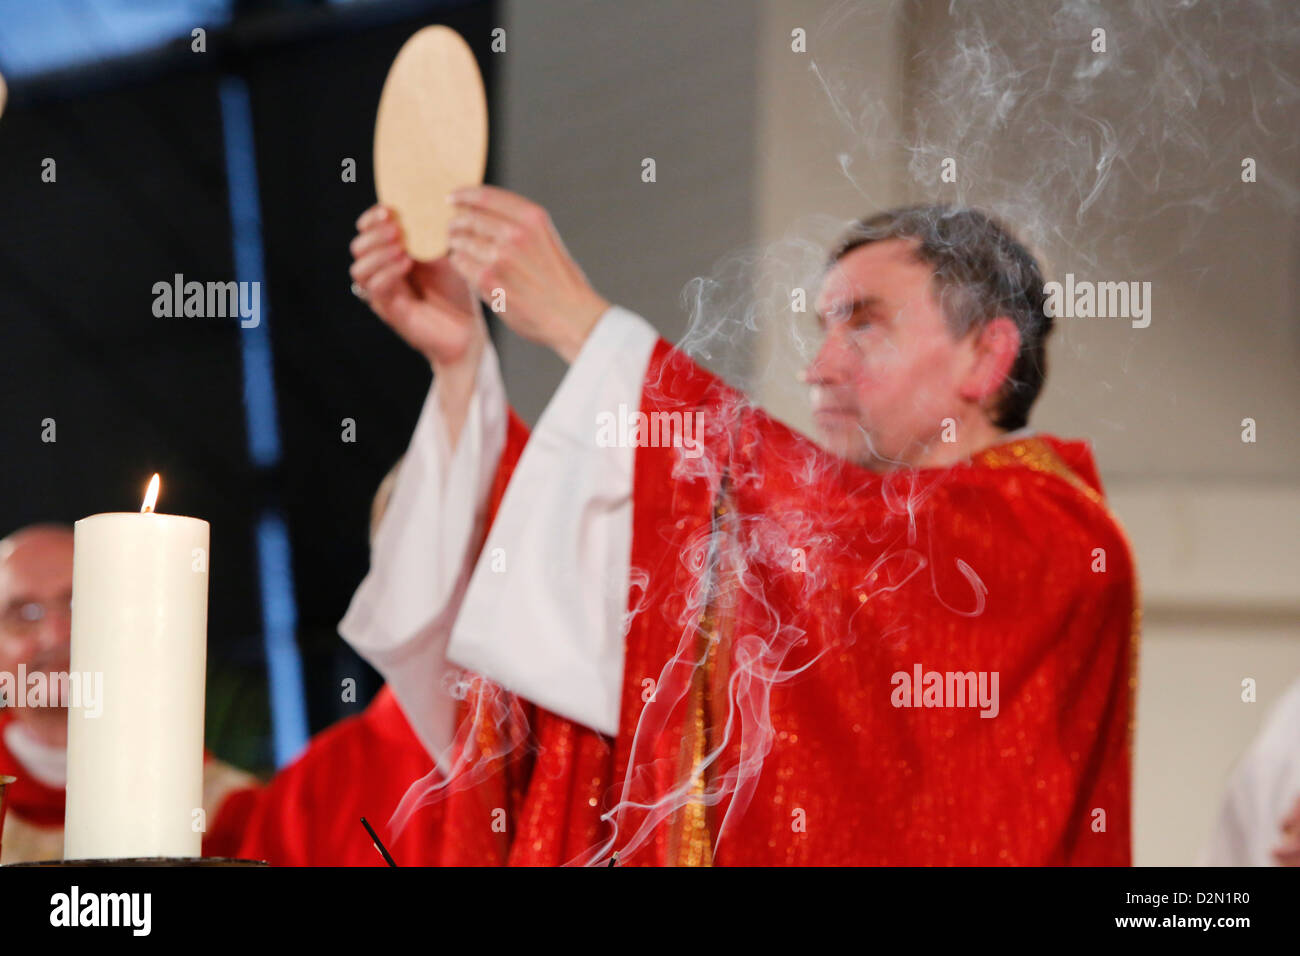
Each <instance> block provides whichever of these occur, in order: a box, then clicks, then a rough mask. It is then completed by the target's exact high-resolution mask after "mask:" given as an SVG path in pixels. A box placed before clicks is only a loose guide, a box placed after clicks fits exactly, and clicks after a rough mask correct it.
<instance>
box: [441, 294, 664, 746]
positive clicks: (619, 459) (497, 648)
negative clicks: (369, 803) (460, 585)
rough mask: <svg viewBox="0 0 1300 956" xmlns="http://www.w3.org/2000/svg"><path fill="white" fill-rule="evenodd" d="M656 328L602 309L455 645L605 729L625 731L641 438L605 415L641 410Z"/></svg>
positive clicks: (486, 552) (475, 581) (531, 695)
mask: <svg viewBox="0 0 1300 956" xmlns="http://www.w3.org/2000/svg"><path fill="white" fill-rule="evenodd" d="M657 340H658V335H657V333H656V332H655V330H654V328H653V327H652V326H651V325H650V324H649V323H648V322H646V321H645V319H643V318H641V317H640V316H638V315H636V314H635V313H633V312H630V311H628V310H627V309H623V308H620V307H618V306H614V307H612V308H610V309H609V310H608V311H607V312H606V313H605V314H604V315H602V316H601V318H600V320H599V321H598V322H597V324H596V326H595V328H594V329H593V330H592V332H591V335H590V336H589V337H588V338H587V341H586V342H585V343H583V347H582V350H581V352H580V353H579V354H578V357H577V358H576V359H575V360H574V363H573V365H572V366H571V367H570V368H569V371H568V373H567V374H566V375H565V377H564V380H563V381H562V382H561V383H560V387H559V389H558V390H557V391H556V393H555V395H554V396H553V397H552V399H551V401H550V404H548V405H547V407H546V409H545V411H544V412H543V413H542V417H541V419H540V420H539V421H538V423H537V427H536V428H535V429H534V430H533V432H532V434H531V435H530V436H529V439H528V444H527V445H526V446H525V447H524V451H523V455H522V456H521V457H520V460H519V463H518V465H517V466H516V468H515V471H514V474H513V475H512V477H511V480H510V484H509V485H508V486H507V488H506V492H505V497H504V498H503V499H502V502H501V506H500V508H499V510H498V511H497V515H496V519H495V521H494V522H493V525H492V528H491V530H490V531H489V532H488V537H487V541H486V542H485V544H484V546H483V551H482V554H481V555H480V558H479V562H478V566H477V567H476V568H475V569H474V574H473V577H472V578H471V579H470V582H469V589H468V591H467V593H466V595H465V601H464V604H463V605H462V607H461V610H460V615H459V616H458V617H457V618H456V621H455V623H454V624H453V626H452V633H451V642H450V644H449V645H448V648H447V656H448V658H449V659H450V660H452V661H454V662H455V663H457V664H460V665H461V666H463V667H466V668H469V669H471V670H473V671H475V672H477V673H479V674H483V675H484V676H486V677H488V678H490V679H492V680H494V681H496V682H497V683H499V684H501V685H502V686H504V687H506V688H507V689H509V690H511V691H513V692H515V693H516V694H519V695H520V696H521V697H524V698H525V699H527V700H530V701H532V702H534V703H536V704H539V705H541V706H542V707H545V708H546V709H547V710H550V711H552V712H553V713H556V714H559V715H561V716H563V717H567V718H569V719H570V720H574V721H577V722H578V723H581V724H584V725H586V726H588V727H591V728H593V729H595V730H597V731H600V732H602V733H606V734H614V733H616V732H617V731H618V715H619V703H620V699H621V695H622V688H623V638H624V633H625V620H624V619H625V617H626V612H627V593H628V572H629V563H630V560H631V546H632V468H633V462H634V455H635V448H633V447H631V446H630V445H628V447H621V446H620V445H619V443H618V442H608V441H601V440H598V434H599V433H600V432H601V427H600V426H601V422H602V420H606V416H608V417H609V418H608V419H607V421H616V420H617V419H618V418H620V417H625V416H629V415H634V414H636V413H637V412H638V410H639V408H640V404H641V390H642V384H643V381H644V378H645V373H646V368H647V366H648V364H649V361H650V356H651V353H652V352H653V351H654V347H655V343H656V341H657ZM608 433H609V430H608V429H606V430H605V434H608ZM616 433H617V434H625V433H626V432H625V430H623V429H616Z"/></svg>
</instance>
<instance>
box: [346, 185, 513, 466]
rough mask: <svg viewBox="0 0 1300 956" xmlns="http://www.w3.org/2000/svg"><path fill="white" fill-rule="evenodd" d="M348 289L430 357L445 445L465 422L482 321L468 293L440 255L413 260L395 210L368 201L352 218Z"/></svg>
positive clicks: (484, 335)
mask: <svg viewBox="0 0 1300 956" xmlns="http://www.w3.org/2000/svg"><path fill="white" fill-rule="evenodd" d="M348 248H349V250H350V251H351V253H352V259H353V262H352V267H351V269H350V270H349V272H350V274H351V276H352V279H353V287H352V291H353V292H355V293H356V294H357V296H358V297H360V298H361V299H363V300H365V301H366V302H367V304H369V306H370V308H371V309H372V310H373V311H374V313H375V314H376V315H378V316H379V317H380V318H381V319H383V320H384V322H385V323H386V324H387V325H388V326H389V327H390V328H392V329H393V331H394V332H396V333H397V334H398V335H400V336H401V337H402V339H403V340H404V341H405V342H406V343H407V344H408V345H410V346H411V348H413V349H415V350H416V351H417V352H419V353H420V354H421V355H423V356H424V357H425V358H427V359H428V360H429V363H430V364H431V365H432V366H433V369H434V372H435V373H437V376H438V380H439V382H440V387H439V400H440V403H441V405H442V408H443V411H444V414H445V415H446V416H447V425H448V430H449V432H450V436H451V440H452V444H453V445H454V444H455V442H456V438H457V436H458V434H459V431H460V428H461V425H462V424H463V422H464V417H465V408H466V406H467V405H468V403H469V397H470V394H471V393H472V391H473V386H474V376H475V371H476V370H477V368H478V365H479V360H480V358H481V356H482V353H483V344H484V342H485V341H486V340H487V328H486V325H485V324H484V321H483V316H482V312H481V310H480V309H479V308H478V307H477V305H476V303H475V299H474V294H473V292H472V291H471V289H470V287H469V286H468V284H466V282H465V280H464V279H462V278H461V276H460V275H459V274H458V273H457V271H456V270H455V269H453V268H452V266H451V263H450V261H449V260H448V257H447V256H442V257H440V258H438V259H434V260H433V261H432V262H417V261H416V260H414V259H412V258H411V257H410V255H408V254H407V252H406V248H405V246H404V244H403V242H402V230H401V225H400V223H399V222H398V221H397V216H396V213H394V212H393V211H392V210H391V209H388V208H387V207H385V206H381V205H374V206H371V207H370V208H369V209H367V210H366V211H365V212H363V213H362V214H361V216H360V218H358V219H357V235H356V238H354V239H353V240H352V243H351V245H350V246H349V247H348Z"/></svg>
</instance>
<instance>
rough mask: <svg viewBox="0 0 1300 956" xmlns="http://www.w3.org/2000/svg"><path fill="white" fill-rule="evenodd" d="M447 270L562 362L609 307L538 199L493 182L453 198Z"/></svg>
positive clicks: (577, 348) (572, 356)
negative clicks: (492, 184)
mask: <svg viewBox="0 0 1300 956" xmlns="http://www.w3.org/2000/svg"><path fill="white" fill-rule="evenodd" d="M451 201H452V202H453V204H454V205H455V206H456V216H455V217H454V218H453V219H452V221H451V226H450V238H449V243H450V246H451V254H450V256H449V258H450V261H451V265H452V267H453V268H454V269H455V270H456V271H457V272H458V273H459V274H460V275H461V276H462V277H463V278H464V279H465V281H466V282H468V283H469V284H470V285H471V286H473V287H474V288H475V289H476V290H477V291H478V294H479V297H480V298H481V299H482V300H483V301H485V302H488V303H489V304H491V306H492V309H493V311H494V312H496V313H497V314H499V315H500V316H501V318H502V319H503V320H504V321H505V323H506V325H508V326H509V327H510V328H511V329H512V330H513V331H515V332H516V333H518V334H519V335H522V336H523V337H524V338H526V339H529V340H531V341H533V342H536V343H538V344H539V345H544V346H547V347H548V348H550V349H553V350H554V351H555V352H556V353H557V354H558V355H559V356H560V357H561V358H563V359H564V360H565V361H566V362H572V361H573V360H574V359H575V358H577V355H578V352H579V351H580V350H581V349H582V344H583V342H585V341H586V339H587V336H588V335H589V334H590V333H591V330H592V328H593V327H595V325H596V321H597V320H598V319H599V318H600V317H601V316H602V315H604V314H605V312H606V311H607V310H608V309H609V307H610V304H609V302H607V301H606V300H605V299H604V298H602V297H601V296H600V294H599V293H598V292H596V290H595V289H593V288H592V287H591V284H590V283H589V282H588V281H587V277H586V276H585V275H583V273H582V270H581V269H580V268H579V267H578V264H577V263H576V262H574V260H573V257H572V256H571V255H569V251H568V250H567V249H566V248H565V247H564V243H563V242H562V241H561V240H560V236H559V233H557V232H556V231H555V226H554V224H553V223H552V222H551V217H550V215H548V214H547V212H546V210H545V209H543V208H542V207H541V206H539V205H537V204H536V203H534V202H532V201H530V200H528V199H525V198H524V197H523V196H520V195H519V194H517V193H512V192H510V191H509V190H506V189H501V188H499V187H497V186H470V187H466V188H464V189H458V190H456V191H455V192H454V193H452V195H451Z"/></svg>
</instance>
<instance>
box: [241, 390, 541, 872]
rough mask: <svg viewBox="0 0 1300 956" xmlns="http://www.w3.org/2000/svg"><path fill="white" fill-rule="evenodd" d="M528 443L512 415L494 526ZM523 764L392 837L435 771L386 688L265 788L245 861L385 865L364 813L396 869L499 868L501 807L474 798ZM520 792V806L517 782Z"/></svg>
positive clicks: (428, 809)
mask: <svg viewBox="0 0 1300 956" xmlns="http://www.w3.org/2000/svg"><path fill="white" fill-rule="evenodd" d="M527 437H528V428H527V426H526V425H524V423H523V422H522V421H520V419H519V418H518V416H516V415H515V414H514V413H513V412H510V414H509V417H508V423H507V427H506V443H505V448H504V450H503V451H502V455H501V461H500V464H499V466H498V469H497V474H496V476H495V478H494V480H493V484H492V487H491V489H490V492H489V495H488V511H487V513H488V524H489V526H490V524H491V519H492V518H493V517H494V516H495V514H496V510H497V507H498V506H499V504H500V501H501V497H502V495H503V494H504V493H505V487H506V483H507V481H508V479H509V476H510V472H511V471H512V470H513V468H514V465H515V463H516V462H517V461H518V459H519V454H520V452H521V451H522V450H523V446H524V442H525V441H526V440H527ZM526 767H527V761H524V762H515V763H512V764H511V765H510V766H508V767H506V768H504V770H503V771H500V772H497V773H495V774H494V775H493V779H492V781H491V784H490V785H489V786H487V787H484V788H482V789H479V788H469V789H468V790H467V791H466V792H464V793H461V794H458V799H456V800H454V801H437V802H433V803H431V804H429V805H427V806H424V807H421V808H419V809H418V810H415V811H414V812H413V813H412V814H411V816H410V817H409V819H408V820H407V821H406V823H405V826H404V827H403V828H402V829H401V832H400V833H394V832H393V831H392V830H391V829H390V827H389V825H388V824H389V820H390V818H391V817H392V814H393V812H394V810H395V809H396V808H397V806H398V803H399V802H400V801H401V799H402V796H403V795H404V794H405V793H406V792H407V789H408V788H409V787H410V786H411V784H412V782H413V781H416V780H419V779H421V778H423V777H424V776H425V775H427V774H428V773H429V772H430V771H431V770H432V769H433V760H432V758H431V757H430V756H429V755H428V753H427V752H426V751H425V749H424V746H423V745H422V744H421V743H420V740H419V738H418V737H417V736H416V734H415V731H414V730H413V729H412V728H411V725H410V723H409V722H408V721H407V719H406V715H405V714H404V713H403V712H402V710H401V708H400V707H399V706H398V703H397V697H396V696H395V695H394V694H393V692H392V690H391V689H390V688H388V687H387V686H385V687H383V688H381V689H380V691H379V693H378V694H377V695H376V696H375V699H374V700H373V701H371V702H370V705H369V706H368V707H367V708H366V709H365V711H364V712H362V713H361V714H359V715H357V716H355V717H349V718H346V719H344V720H341V721H339V722H338V723H336V724H334V725H333V726H331V727H329V728H327V729H325V730H323V731H321V732H320V733H319V734H317V735H316V736H314V737H313V738H312V739H311V742H310V744H309V745H308V747H307V749H306V750H305V751H304V752H303V753H302V754H301V755H300V756H299V757H298V759H296V760H295V761H294V762H293V763H291V764H290V765H289V766H287V767H285V768H284V769H283V770H281V771H280V772H279V773H277V774H276V775H275V777H274V778H273V779H272V780H271V782H270V783H269V784H267V786H266V788H265V790H264V791H263V792H262V794H261V795H260V797H259V799H258V801H257V807H256V809H255V810H254V811H253V814H252V818H251V819H250V820H249V822H248V825H247V828H246V833H245V837H244V841H243V844H242V845H241V847H240V851H239V855H240V857H241V858H244V859H253V860H267V861H268V862H270V863H271V864H272V865H273V866H386V865H387V863H386V862H385V861H384V859H383V857H382V856H380V854H379V852H378V851H377V850H376V849H375V847H374V846H373V845H372V843H371V840H370V838H369V836H368V835H367V834H366V831H365V828H364V827H363V826H362V824H361V817H363V816H364V817H365V818H366V821H367V822H368V823H369V824H370V825H371V826H373V827H374V828H375V831H376V832H377V833H378V834H379V837H380V839H381V840H382V841H383V842H384V846H385V847H386V848H387V849H388V851H389V853H390V854H391V855H392V857H393V860H394V862H396V863H397V865H398V866H440V865H455V864H467V865H473V864H488V863H494V862H501V860H502V859H504V857H503V856H501V854H502V853H503V847H502V843H501V841H502V840H504V839H505V838H506V835H507V829H506V827H505V818H504V813H503V814H500V815H498V818H497V819H496V820H495V821H494V820H493V818H492V816H491V813H492V810H493V809H494V808H495V805H494V806H493V807H480V806H478V805H477V804H476V800H477V799H478V798H485V797H488V796H491V795H494V794H495V793H496V792H497V791H498V790H500V791H501V792H504V790H505V788H506V786H507V785H508V783H509V781H511V780H515V779H516V778H517V774H518V773H519V771H520V769H521V768H526ZM514 792H515V797H514V799H515V800H516V801H517V800H518V798H519V794H518V788H517V786H516V787H515V788H514ZM497 805H500V804H497ZM467 817H468V818H469V820H470V821H473V822H468V821H467V819H466V818H467ZM479 821H482V825H481V826H479V825H476V824H477V823H478V822H479ZM494 823H495V824H496V825H495V826H494ZM444 834H448V836H447V837H446V838H444Z"/></svg>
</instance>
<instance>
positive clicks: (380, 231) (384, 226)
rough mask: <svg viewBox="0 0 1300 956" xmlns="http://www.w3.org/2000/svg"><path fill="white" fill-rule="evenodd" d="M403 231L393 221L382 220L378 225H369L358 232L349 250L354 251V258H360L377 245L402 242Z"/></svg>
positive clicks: (349, 245)
mask: <svg viewBox="0 0 1300 956" xmlns="http://www.w3.org/2000/svg"><path fill="white" fill-rule="evenodd" d="M401 241H402V233H401V230H400V229H398V228H397V227H396V226H395V225H393V224H392V223H385V222H383V221H380V223H379V224H378V225H375V226H368V227H367V228H365V229H363V230H361V232H359V233H357V235H356V236H355V238H353V240H352V242H350V243H349V244H348V250H349V251H350V252H351V253H352V258H353V259H359V258H360V257H361V256H362V255H363V254H365V253H366V252H370V251H372V250H373V249H375V248H376V247H377V246H382V245H385V244H387V243H396V244H398V245H400V244H401Z"/></svg>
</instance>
